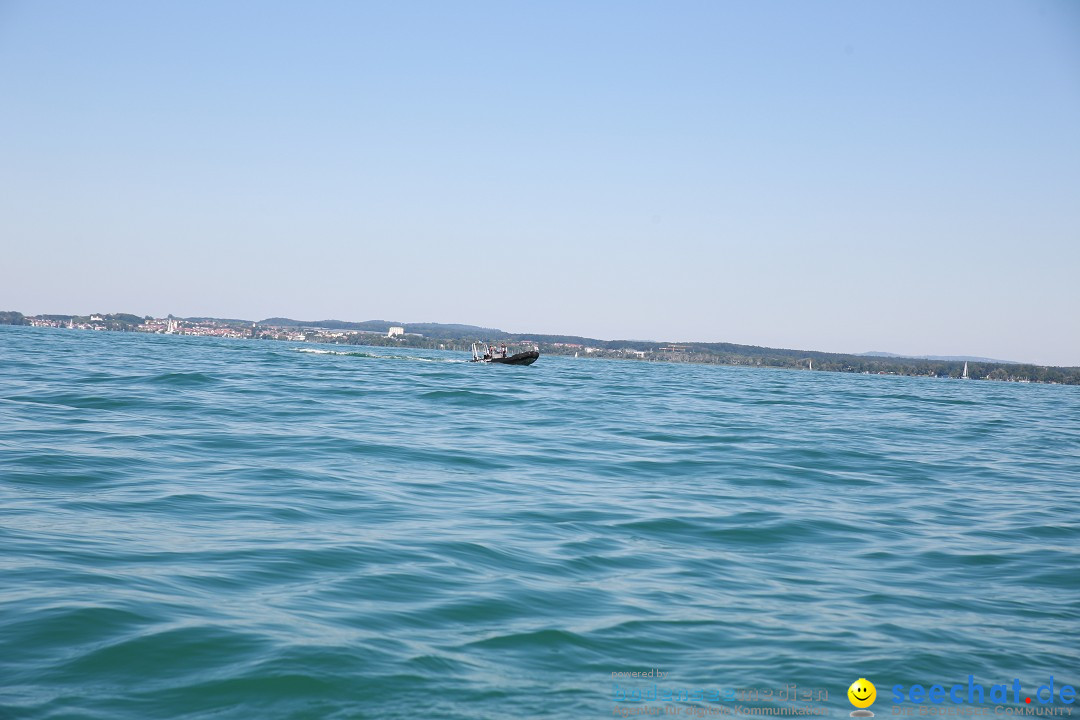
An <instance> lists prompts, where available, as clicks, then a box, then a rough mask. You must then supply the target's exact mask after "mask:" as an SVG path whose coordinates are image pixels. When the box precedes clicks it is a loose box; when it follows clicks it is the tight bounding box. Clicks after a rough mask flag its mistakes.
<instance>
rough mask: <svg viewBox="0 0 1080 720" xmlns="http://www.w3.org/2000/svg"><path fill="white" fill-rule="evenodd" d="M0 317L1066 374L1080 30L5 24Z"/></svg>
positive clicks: (1077, 173) (267, 15)
mask: <svg viewBox="0 0 1080 720" xmlns="http://www.w3.org/2000/svg"><path fill="white" fill-rule="evenodd" d="M0 244H2V257H3V263H2V264H0V309H13V310H20V311H22V312H26V313H40V312H120V311H126V312H135V313H140V314H154V315H163V314H166V313H170V312H171V313H174V314H177V315H214V316H220V317H243V318H251V319H260V318H263V317H268V316H272V315H285V316H290V317H295V318H302V319H323V318H340V319H347V320H363V319H375V318H381V319H388V320H390V319H392V320H401V321H405V322H409V321H412V322H420V321H435V322H464V323H471V324H478V325H486V326H494V327H500V328H503V329H506V330H511V331H522V332H528V331H531V332H554V333H572V334H582V335H589V336H595V337H602V338H649V339H662V340H709V341H730V342H740V343H751V344H760V345H768V346H774V347H797V348H804V349H819V350H831V351H841V352H861V351H865V350H888V351H893V352H903V353H917V354H918V353H933V354H971V355H981V356H989V357H1001V358H1006V359H1017V360H1029V361H1035V362H1041V363H1053V364H1069V365H1080V320H1078V308H1080V282H1078V280H1077V278H1078V276H1080V3H1075V2H1038V1H1035V2H949V3H938V2H891V3H890V2H875V3H866V2H818V3H813V2H719V1H710V2H680V1H676V2H648V3H646V2H513V1H505V0H504V1H500V2H384V3H376V2H341V3H338V2H312V3H274V2H199V1H195V2H177V3H171V4H166V3H145V2H108V1H104V0H103V1H102V2H95V3H85V2H51V1H49V0H41V1H36V2H10V1H8V2H3V0H0Z"/></svg>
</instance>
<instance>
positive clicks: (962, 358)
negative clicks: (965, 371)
mask: <svg viewBox="0 0 1080 720" xmlns="http://www.w3.org/2000/svg"><path fill="white" fill-rule="evenodd" d="M859 356H860V357H883V358H907V359H908V360H942V361H944V362H980V363H997V364H998V365H1023V364H1024V363H1022V362H1021V361H1019V360H994V359H993V358H984V357H975V356H973V355H898V354H896V353H890V352H876V351H874V352H864V353H859Z"/></svg>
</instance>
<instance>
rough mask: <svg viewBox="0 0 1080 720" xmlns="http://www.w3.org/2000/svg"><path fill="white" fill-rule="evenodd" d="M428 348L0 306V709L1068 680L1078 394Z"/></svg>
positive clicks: (8, 712)
mask: <svg viewBox="0 0 1080 720" xmlns="http://www.w3.org/2000/svg"><path fill="white" fill-rule="evenodd" d="M464 360H465V356H464V355H462V354H458V353H449V352H427V351H417V350H388V349H376V348H357V349H353V348H344V347H328V346H315V345H302V344H292V343H278V342H257V341H232V340H215V339H200V338H186V337H166V336H147V335H137V334H118V333H92V332H81V331H63V330H38V329H31V328H10V327H0V649H2V652H0V718H9V717H10V718H24V717H26V718H109V719H114V718H122V719H127V718H130V719H133V720H134V719H143V718H180V717H183V718H208V719H209V718H215V719H217V718H335V719H336V718H419V717H431V718H510V717H581V718H591V717H610V716H612V712H613V707H614V706H613V703H612V699H611V695H612V690H613V687H612V680H611V673H612V672H615V671H629V670H643V669H648V668H660V669H662V670H663V671H664V672H667V673H669V675H668V677H669V678H670V679H671V680H672V682H673V684H675V685H682V686H695V685H696V686H703V685H708V686H719V687H732V688H744V687H762V686H772V687H779V686H782V685H784V684H788V683H796V684H798V685H799V686H814V687H827V688H829V689H830V693H831V695H830V700H829V702H828V707H829V709H830V712H831V714H832V715H834V716H836V717H846V716H847V713H848V711H849V710H851V707H850V705H848V703H847V700H846V697H845V695H844V693H845V692H846V689H847V686H848V685H849V684H850V683H851V682H852V681H853V680H855V679H856V678H859V677H866V678H872V679H875V682H876V683H877V685H878V696H879V705H880V704H881V703H882V702H883V699H884V698H886V697H887V696H888V694H889V693H888V690H887V688H888V687H890V686H891V685H893V684H895V683H905V684H910V683H917V682H922V683H924V684H930V683H935V682H954V681H961V680H962V681H966V678H967V675H968V674H973V675H975V676H976V678H979V679H982V680H984V681H986V682H1011V680H1012V679H1013V678H1020V679H1021V681H1022V682H1023V683H1025V687H1027V685H1030V686H1031V688H1030V689H1031V690H1032V691H1033V690H1034V686H1035V685H1038V684H1041V683H1044V682H1046V681H1047V680H1048V679H1049V677H1050V676H1051V675H1053V676H1054V678H1055V681H1056V682H1057V683H1058V684H1059V685H1060V684H1061V683H1067V682H1072V684H1074V685H1080V510H1078V501H1080V490H1078V486H1077V483H1078V482H1080V388H1076V387H1062V386H1045V385H1018V384H1005V383H991V382H962V381H956V380H936V379H921V378H902V377H878V376H860V375H845V374H832V373H817V372H813V373H811V372H793V371H781V370H754V369H740V368H726V367H714V366H700V365H676V364H649V363H635V362H614V361H600V360H586V359H584V358H583V359H577V360H575V359H571V358H556V357H542V358H541V359H540V361H539V362H538V363H537V364H535V365H533V366H532V367H527V368H515V367H499V366H478V365H474V364H470V363H467V362H464ZM875 709H876V710H879V711H878V715H879V716H880V715H883V714H887V713H888V705H883V706H881V709H879V708H878V707H875ZM1075 712H1080V709H1075V710H1074V713H1075Z"/></svg>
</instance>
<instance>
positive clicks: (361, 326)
mask: <svg viewBox="0 0 1080 720" xmlns="http://www.w3.org/2000/svg"><path fill="white" fill-rule="evenodd" d="M259 324H260V325H275V326H277V327H297V328H326V329H327V330H367V331H369V332H386V331H388V330H389V329H390V328H391V327H394V326H398V327H403V328H405V331H406V332H410V333H419V334H421V335H423V336H424V337H429V338H435V339H443V338H459V337H462V336H463V335H468V336H476V337H484V336H494V335H500V336H501V335H505V334H506V333H504V332H503V331H502V330H496V329H495V328H483V327H477V326H476V325H458V324H454V323H404V322H391V321H389V320H364V321H363V322H348V321H345V320H293V319H292V318H282V317H274V318H267V319H265V320H260V321H259Z"/></svg>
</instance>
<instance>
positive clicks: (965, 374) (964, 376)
mask: <svg viewBox="0 0 1080 720" xmlns="http://www.w3.org/2000/svg"><path fill="white" fill-rule="evenodd" d="M960 379H961V380H970V379H971V378H969V377H968V373H967V362H966V361H965V362H964V374H963V375H961V376H960Z"/></svg>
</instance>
